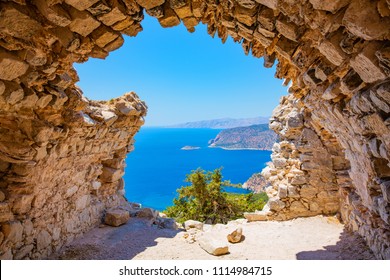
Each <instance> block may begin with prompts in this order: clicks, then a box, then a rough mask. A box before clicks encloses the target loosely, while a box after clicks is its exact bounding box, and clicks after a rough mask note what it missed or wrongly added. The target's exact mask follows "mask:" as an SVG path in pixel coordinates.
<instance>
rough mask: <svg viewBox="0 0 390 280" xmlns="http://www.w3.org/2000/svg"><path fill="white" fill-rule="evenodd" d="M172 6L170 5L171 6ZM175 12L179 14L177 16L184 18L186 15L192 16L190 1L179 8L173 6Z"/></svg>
mask: <svg viewBox="0 0 390 280" xmlns="http://www.w3.org/2000/svg"><path fill="white" fill-rule="evenodd" d="M187 2H188V1H187ZM171 8H172V7H171ZM173 10H174V11H175V13H176V14H177V15H178V16H179V18H181V19H184V18H187V17H192V16H193V14H192V10H191V5H190V3H189V2H188V3H186V5H184V6H182V7H180V8H174V9H173Z"/></svg>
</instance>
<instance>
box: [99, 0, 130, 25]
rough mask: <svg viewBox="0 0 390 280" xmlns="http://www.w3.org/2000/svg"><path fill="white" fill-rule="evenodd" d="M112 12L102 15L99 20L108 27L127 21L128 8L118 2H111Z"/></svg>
mask: <svg viewBox="0 0 390 280" xmlns="http://www.w3.org/2000/svg"><path fill="white" fill-rule="evenodd" d="M110 2H111V3H110V4H111V7H112V9H111V11H109V12H108V13H105V14H102V15H100V16H99V17H98V19H99V20H100V21H101V22H103V24H105V25H106V26H111V25H113V24H115V23H117V22H119V21H123V20H125V19H126V7H125V6H124V5H123V4H122V3H121V2H119V1H118V0H111V1H110Z"/></svg>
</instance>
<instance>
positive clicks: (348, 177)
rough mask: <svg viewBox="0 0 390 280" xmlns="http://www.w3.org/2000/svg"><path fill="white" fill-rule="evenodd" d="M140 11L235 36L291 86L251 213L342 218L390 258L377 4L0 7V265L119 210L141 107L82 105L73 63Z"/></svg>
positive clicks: (389, 71) (383, 20)
mask: <svg viewBox="0 0 390 280" xmlns="http://www.w3.org/2000/svg"><path fill="white" fill-rule="evenodd" d="M147 5H148V6H147ZM144 7H147V9H148V13H149V14H151V15H152V16H155V17H156V18H158V20H159V22H160V24H161V25H162V26H163V27H173V26H176V25H179V24H180V22H181V21H183V23H184V24H185V26H186V27H187V29H188V30H189V31H190V32H193V31H194V30H195V29H194V28H195V26H196V24H197V23H198V22H202V23H203V24H206V25H207V32H208V33H209V34H210V35H211V36H214V37H215V36H218V37H219V38H221V40H222V42H225V41H226V40H227V38H228V37H229V36H230V37H231V38H232V39H233V40H234V41H235V42H240V43H241V44H242V46H243V50H244V53H245V54H249V53H252V54H253V55H254V56H256V57H260V56H264V57H265V66H266V67H271V66H272V65H273V64H274V63H275V62H277V65H276V74H275V76H276V77H277V78H281V79H285V83H286V84H288V82H289V81H291V82H292V83H291V86H290V87H289V89H288V92H289V94H288V96H286V97H284V98H282V99H281V101H280V105H279V106H278V107H277V108H276V109H275V110H274V112H273V116H272V119H271V122H270V127H271V128H272V129H273V130H275V131H276V132H277V133H278V134H279V137H280V142H279V144H278V146H276V147H275V149H274V151H273V155H272V160H273V162H272V163H270V164H269V166H268V167H267V168H266V169H264V171H263V175H264V177H265V178H266V179H267V180H268V181H269V186H268V187H267V188H266V191H267V193H268V195H269V196H270V200H269V203H268V205H266V209H265V210H263V211H262V212H261V213H257V214H256V213H255V214H256V215H252V214H250V213H247V214H246V215H247V217H252V218H254V219H267V220H286V219H292V218H296V217H306V216H314V215H318V214H334V213H339V214H340V217H341V218H342V220H343V221H344V223H345V224H346V226H347V228H348V229H349V230H352V231H356V232H357V233H358V234H360V235H361V236H362V237H363V238H364V239H365V240H366V241H367V243H368V244H369V246H370V248H371V249H372V251H373V252H374V253H375V256H376V257H377V258H378V259H386V258H389V252H390V249H389V248H390V235H389V230H390V221H389V217H390V214H389V213H390V209H389V206H388V203H389V197H388V196H389V194H388V193H389V191H388V184H389V178H390V156H389V155H390V141H389V139H390V129H389V126H390V119H389V115H388V114H389V111H390V100H389V99H390V98H389V96H390V91H389V88H390V62H389V61H390V49H389V46H388V44H389V39H390V30H389V28H388V26H390V18H389V2H388V1H383V0H380V1H377V0H374V1H370V0H356V1H347V0H345V1H344V0H337V1H317V0H309V1H292V0H255V1H241V0H240V1H202V0H192V1H191V0H188V1H163V0H154V1H144V0H127V1H119V0H109V1H97V0H81V1H78V0H77V1H76V0H66V1H54V2H53V1H44V0H39V1H1V2H0V34H1V40H0V108H1V110H0V191H1V192H2V193H3V194H5V195H4V198H1V201H0V223H1V232H2V234H3V236H4V238H3V240H2V241H1V243H0V255H1V256H2V258H10V259H11V258H14V259H15V258H30V259H39V258H45V257H46V256H47V255H48V254H50V253H52V252H53V251H56V250H58V249H59V248H61V246H63V245H64V244H66V243H67V242H68V241H69V240H72V239H73V238H75V237H76V236H79V235H80V234H82V233H84V232H85V231H87V230H88V229H90V228H92V227H94V226H96V225H97V224H98V223H99V222H100V221H101V220H102V218H103V215H104V213H105V211H106V210H107V209H111V208H115V207H117V206H119V205H122V204H124V203H125V200H124V198H123V191H124V190H123V187H124V184H123V180H122V178H121V177H122V176H123V169H124V166H123V164H124V158H125V157H126V154H127V153H128V152H130V151H131V150H132V144H133V137H134V135H135V133H136V132H137V131H138V130H139V127H140V126H142V125H143V124H144V118H143V117H144V116H145V114H146V109H147V108H146V106H145V104H144V103H143V102H142V101H140V99H139V98H138V96H137V95H136V94H134V93H129V94H125V95H124V96H123V97H120V98H117V99H113V100H111V101H109V102H97V101H90V100H87V99H86V98H85V97H83V93H82V91H81V89H79V88H78V87H77V86H76V85H75V83H76V82H77V80H78V77H77V73H76V71H75V70H74V68H73V67H72V65H73V64H74V63H82V62H85V61H87V60H88V59H89V58H90V57H95V58H105V57H107V55H108V53H109V52H110V51H113V50H115V49H117V48H119V47H120V46H121V45H122V44H123V41H124V40H123V37H122V35H121V34H127V35H130V36H136V35H137V34H138V32H140V31H141V30H142V26H141V21H142V20H143V13H144ZM134 55H136V54H134ZM96 182H99V183H100V184H99V183H96ZM259 210H260V209H259ZM250 215H251V216H250ZM154 216H155V218H156V217H157V216H156V215H153V217H154ZM260 217H261V218H260ZM155 218H154V219H155ZM26 221H30V223H32V228H33V230H31V225H30V224H29V223H26ZM19 225H20V226H19ZM25 225H28V230H26V228H25ZM15 227H18V228H19V227H22V228H23V230H24V231H23V234H22V235H20V234H14V232H15V231H14V230H13V229H14V228H15ZM11 233H12V234H11ZM38 237H39V242H37V240H38ZM45 240H49V242H46V241H45ZM31 246H33V247H31Z"/></svg>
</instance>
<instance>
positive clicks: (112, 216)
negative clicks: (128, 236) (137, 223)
mask: <svg viewBox="0 0 390 280" xmlns="http://www.w3.org/2000/svg"><path fill="white" fill-rule="evenodd" d="M129 219H130V214H129V212H128V211H126V210H121V209H115V210H108V211H107V212H106V215H105V217H104V223H105V224H106V225H109V226H113V227H118V226H120V225H123V224H126V223H127V221H128V220H129Z"/></svg>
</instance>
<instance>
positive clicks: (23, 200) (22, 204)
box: [12, 194, 34, 215]
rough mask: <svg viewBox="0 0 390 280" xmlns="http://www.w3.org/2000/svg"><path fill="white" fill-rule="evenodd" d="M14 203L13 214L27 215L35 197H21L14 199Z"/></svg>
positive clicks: (30, 195)
mask: <svg viewBox="0 0 390 280" xmlns="http://www.w3.org/2000/svg"><path fill="white" fill-rule="evenodd" d="M14 199H15V200H14V203H13V205H12V212H14V213H15V214H19V215H21V214H26V213H28V212H29V211H30V210H31V203H32V200H33V199H34V195H32V194H29V195H20V196H17V197H15V198H14Z"/></svg>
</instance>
